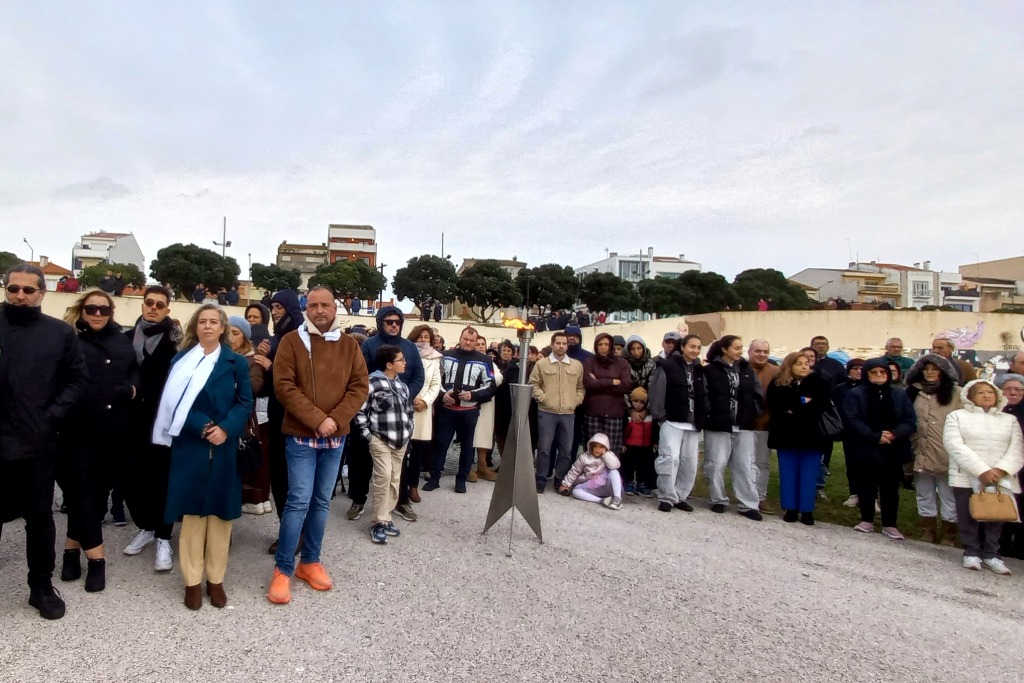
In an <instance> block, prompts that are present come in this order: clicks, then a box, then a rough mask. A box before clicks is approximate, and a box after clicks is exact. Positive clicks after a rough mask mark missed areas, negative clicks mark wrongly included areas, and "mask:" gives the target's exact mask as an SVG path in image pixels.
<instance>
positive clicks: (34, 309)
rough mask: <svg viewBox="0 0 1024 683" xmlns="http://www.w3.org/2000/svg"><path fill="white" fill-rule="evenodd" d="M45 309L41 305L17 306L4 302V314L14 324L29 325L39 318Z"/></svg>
mask: <svg viewBox="0 0 1024 683" xmlns="http://www.w3.org/2000/svg"><path fill="white" fill-rule="evenodd" d="M42 314H43V309H42V308H41V307H39V306H15V305H14V304H6V303H5V304H4V316H6V318H7V320H8V322H10V323H11V324H12V325H28V324H30V323H33V322H35V321H36V320H39V316H41V315H42Z"/></svg>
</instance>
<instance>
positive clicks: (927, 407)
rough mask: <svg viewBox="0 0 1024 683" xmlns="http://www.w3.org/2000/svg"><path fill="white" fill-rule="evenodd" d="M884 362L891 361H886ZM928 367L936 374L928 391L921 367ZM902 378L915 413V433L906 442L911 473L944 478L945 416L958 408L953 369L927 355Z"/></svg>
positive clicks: (935, 356)
mask: <svg viewBox="0 0 1024 683" xmlns="http://www.w3.org/2000/svg"><path fill="white" fill-rule="evenodd" d="M886 362H889V363H891V362H892V360H890V359H886ZM928 364H931V365H934V366H935V367H937V368H938V369H939V373H940V375H939V386H938V387H935V388H931V389H930V390H929V388H928V387H926V386H925V384H924V366H925V365H928ZM906 379H907V396H908V397H909V398H910V400H911V401H913V403H914V411H915V412H916V413H917V431H915V432H914V436H913V437H911V439H910V445H911V447H912V448H913V450H914V471H915V472H926V473H928V474H936V475H942V476H945V475H946V474H947V472H949V454H948V453H947V452H946V447H945V446H944V445H943V443H942V438H943V430H944V428H945V426H946V418H947V417H948V416H949V414H950V413H952V412H953V411H954V410H959V409H960V407H961V405H960V390H959V388H958V387H957V373H956V368H954V367H953V364H952V363H950V362H949V361H948V360H946V359H945V358H943V357H942V356H940V355H938V354H934V353H929V354H926V355H924V356H922V357H921V358H919V359H918V360H917V362H916V363H914V365H913V366H912V367H911V368H910V370H909V371H908V372H907V373H906ZM943 401H945V403H943Z"/></svg>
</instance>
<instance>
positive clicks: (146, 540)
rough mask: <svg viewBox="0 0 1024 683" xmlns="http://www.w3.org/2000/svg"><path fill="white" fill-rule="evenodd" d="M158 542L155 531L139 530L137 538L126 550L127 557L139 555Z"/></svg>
mask: <svg viewBox="0 0 1024 683" xmlns="http://www.w3.org/2000/svg"><path fill="white" fill-rule="evenodd" d="M155 540H156V532H155V531H146V530H145V529H139V532H138V533H137V534H135V538H133V539H132V542H131V543H129V544H128V545H127V546H125V548H124V554H125V555H138V554H139V553H141V552H142V551H143V550H145V548H146V546H147V545H149V544H150V543H152V542H153V541H155Z"/></svg>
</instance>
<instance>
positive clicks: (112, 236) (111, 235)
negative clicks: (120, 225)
mask: <svg viewBox="0 0 1024 683" xmlns="http://www.w3.org/2000/svg"><path fill="white" fill-rule="evenodd" d="M86 237H95V238H97V239H101V240H116V239H118V238H121V237H131V233H129V232H90V233H89V234H87V235H82V239H85V238H86Z"/></svg>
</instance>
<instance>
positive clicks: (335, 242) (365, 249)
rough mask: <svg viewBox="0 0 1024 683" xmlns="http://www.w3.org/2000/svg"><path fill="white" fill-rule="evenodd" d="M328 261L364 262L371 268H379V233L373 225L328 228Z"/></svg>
mask: <svg viewBox="0 0 1024 683" xmlns="http://www.w3.org/2000/svg"><path fill="white" fill-rule="evenodd" d="M327 248H328V255H327V260H328V262H329V263H337V262H338V261H362V262H363V263H365V264H366V265H368V266H370V267H371V268H376V267H377V231H376V229H374V227H373V226H372V225H340V224H336V223H331V224H330V225H329V226H327Z"/></svg>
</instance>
